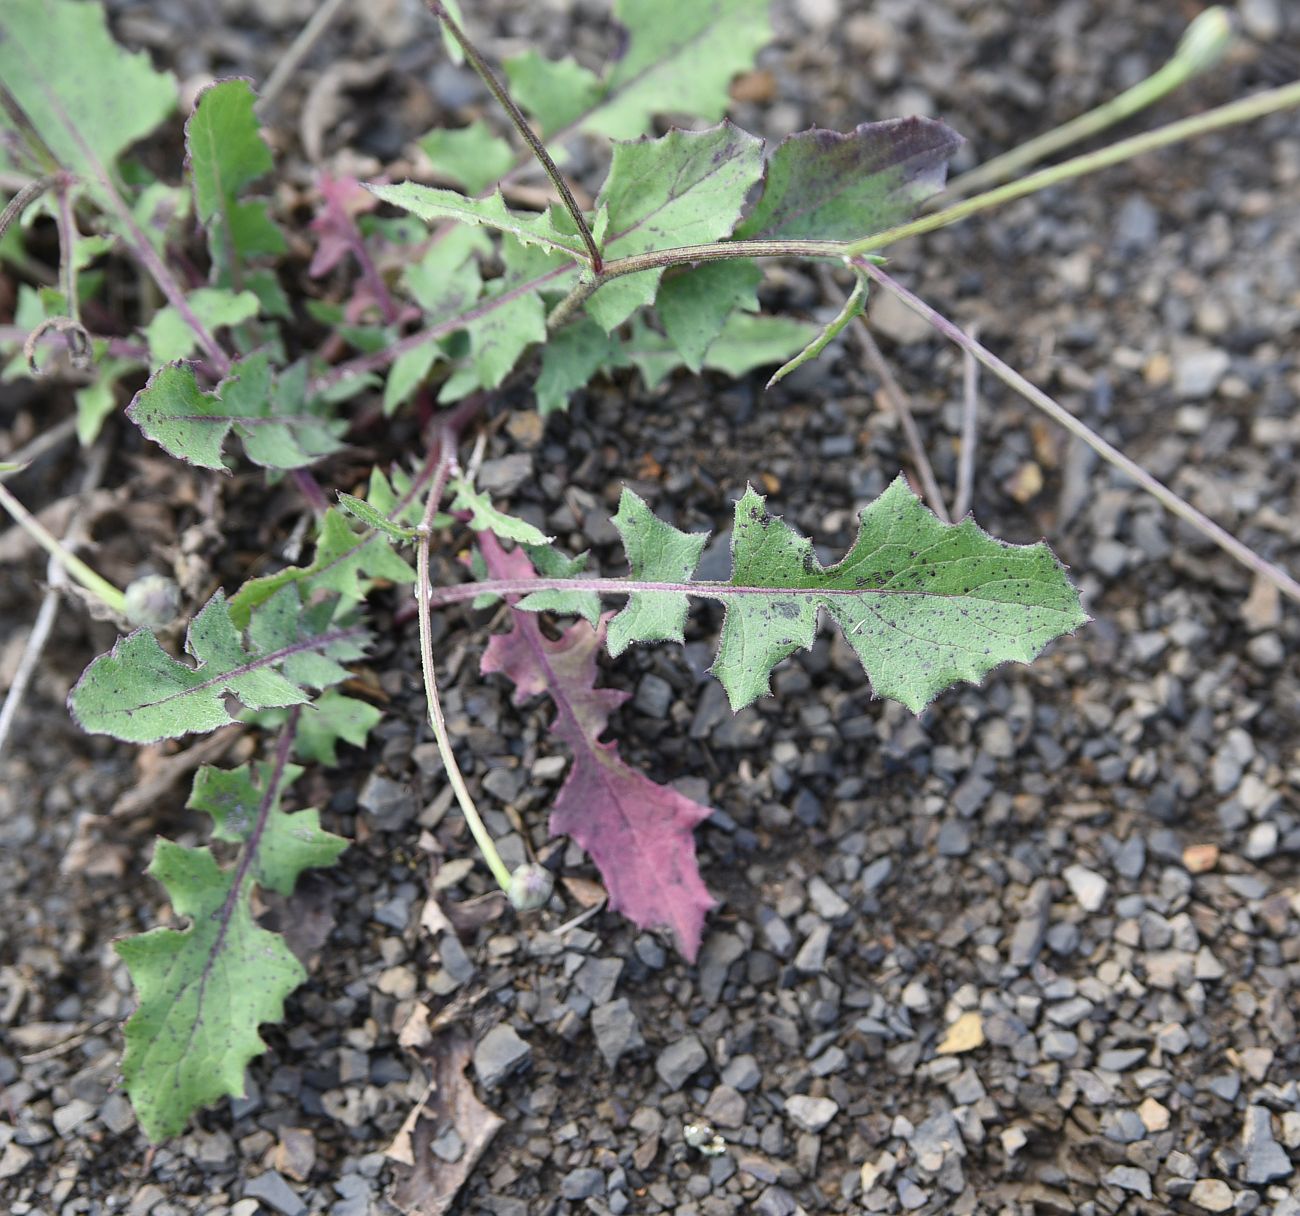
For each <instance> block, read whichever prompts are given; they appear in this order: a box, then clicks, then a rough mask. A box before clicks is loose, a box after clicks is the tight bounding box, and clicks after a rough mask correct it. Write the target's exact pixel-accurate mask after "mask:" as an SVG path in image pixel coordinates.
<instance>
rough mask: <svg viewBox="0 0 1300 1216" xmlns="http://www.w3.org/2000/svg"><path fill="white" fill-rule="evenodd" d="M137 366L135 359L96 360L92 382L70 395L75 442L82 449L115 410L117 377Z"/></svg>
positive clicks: (95, 435) (96, 435)
mask: <svg viewBox="0 0 1300 1216" xmlns="http://www.w3.org/2000/svg"><path fill="white" fill-rule="evenodd" d="M96 353H97V355H98V352H96ZM140 366H141V364H140V363H139V362H137V361H136V360H135V359H103V360H100V359H99V358H98V357H97V358H96V361H95V379H94V380H93V381H92V382H91V383H90V384H88V385H86V387H85V388H79V389H78V390H77V391H76V393H75V394H74V396H75V398H76V402H77V439H78V441H79V442H80V444H81V446H82V447H83V448H88V447H89V446H90V445H91V444H92V443H94V442H95V440H96V439H97V438H98V437H99V432H100V430H101V428H102V427H103V425H104V422H105V420H106V419H107V418H108V417H109V415H110V414H112V413H113V412H114V411H115V410H116V409H117V391H116V385H117V381H118V379H119V377H121V376H124V375H125V374H126V373H127V372H130V371H135V370H136V369H137V368H139V367H140Z"/></svg>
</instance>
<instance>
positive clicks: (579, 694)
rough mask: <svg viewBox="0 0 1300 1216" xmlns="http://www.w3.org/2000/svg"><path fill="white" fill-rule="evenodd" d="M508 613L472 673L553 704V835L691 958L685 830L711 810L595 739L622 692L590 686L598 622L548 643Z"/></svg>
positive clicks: (613, 900)
mask: <svg viewBox="0 0 1300 1216" xmlns="http://www.w3.org/2000/svg"><path fill="white" fill-rule="evenodd" d="M478 539H479V548H480V550H481V552H482V554H483V559H484V561H485V562H486V564H487V570H488V574H489V575H490V576H491V577H492V578H512V579H520V578H531V577H534V571H533V568H532V564H531V563H530V562H529V560H528V558H527V556H526V555H525V554H524V553H523V552H522V550H515V551H514V552H511V553H507V552H506V551H505V550H504V549H502V548H501V545H500V544H499V543H498V541H497V539H496V537H494V536H492V535H491V534H490V533H479V538H478ZM513 618H514V619H513V621H512V624H511V629H510V631H509V632H508V633H499V634H496V635H495V636H494V637H493V638H492V640H491V641H490V642H489V643H488V646H487V649H486V650H485V651H484V653H483V660H482V663H481V670H482V672H483V673H484V674H485V675H486V674H488V673H490V672H499V673H501V674H502V675H505V676H506V677H507V678H508V679H510V680H511V681H512V682H513V683H514V685H515V696H514V700H515V703H516V704H522V703H523V702H524V701H527V700H528V699H529V698H530V697H533V696H536V695H537V694H538V693H542V692H545V693H546V694H547V695H548V696H549V697H550V698H551V700H552V701H553V702H554V703H555V708H556V715H555V720H554V721H553V722H552V723H551V730H552V731H553V732H554V733H555V734H556V735H557V736H558V737H559V738H560V739H561V740H562V741H563V742H564V743H566V744H568V746H569V749H570V750H571V751H572V753H573V764H572V766H571V767H570V769H569V775H568V776H567V777H566V778H565V781H564V785H563V786H562V787H561V789H560V792H559V794H558V795H557V796H556V799H555V804H554V806H553V807H552V810H551V822H550V829H551V833H552V835H556V836H560V835H567V836H570V837H572V838H573V839H574V840H575V841H577V842H578V844H580V845H581V846H582V847H583V848H584V849H586V850H587V852H588V854H590V856H591V859H592V861H594V862H595V863H596V868H597V869H598V870H599V871H600V874H601V877H602V878H603V879H604V882H605V888H606V889H607V890H608V892H609V906H610V907H611V908H612V909H613V910H614V911H616V912H622V913H623V915H624V916H626V917H627V918H628V919H629V920H631V921H633V922H634V923H635V924H637V925H638V926H640V927H641V928H643V929H646V928H651V927H655V926H661V925H663V926H667V927H668V928H670V929H671V930H672V932H673V934H674V936H675V937H676V939H677V945H678V948H679V949H680V950H681V952H682V954H683V956H684V957H686V958H687V959H689V960H691V961H694V959H695V956H696V954H697V953H698V952H699V948H700V934H701V932H702V931H703V927H704V916H705V914H706V913H707V912H708V910H709V909H710V908H711V907H713V905H714V900H713V897H712V896H711V895H710V894H709V893H708V891H707V890H706V888H705V886H704V882H703V880H702V879H701V878H700V872H699V866H698V863H697V862H696V859H695V837H694V831H695V827H696V825H697V824H699V823H702V822H703V821H704V820H705V819H707V818H708V817H709V815H710V814H711V811H710V810H709V808H708V807H706V806H701V805H700V804H699V803H698V802H693V801H692V800H691V799H689V798H687V797H686V796H685V795H684V794H680V793H678V792H677V791H676V790H674V789H672V788H670V787H669V786H665V785H658V784H656V783H655V782H653V781H651V780H650V779H649V778H648V777H646V776H645V775H644V774H643V773H641V772H638V771H637V770H636V769H634V768H631V767H629V765H628V764H626V763H625V762H624V761H623V760H622V759H621V758H620V757H619V754H618V744H617V743H602V742H601V741H600V736H601V735H602V734H603V733H604V732H605V730H606V728H607V727H608V725H609V716H610V714H612V713H613V712H614V710H616V709H617V708H618V707H619V706H620V705H621V704H622V703H623V702H624V701H626V700H627V699H628V694H627V693H625V692H619V691H617V690H615V689H612V688H597V687H596V686H595V685H596V656H597V654H598V653H599V652H600V650H601V647H602V645H603V643H604V639H605V622H604V621H603V620H602V622H601V624H600V628H599V629H596V630H593V629H592V628H591V626H590V625H588V624H587V623H586V622H585V621H579V622H578V623H577V624H575V625H572V626H570V627H569V628H568V629H566V630H564V631H563V632H562V633H561V634H560V636H559V637H558V638H557V639H555V640H554V641H552V640H551V639H550V638H548V637H547V636H546V635H545V634H544V633H543V632H542V630H541V627H540V625H539V624H538V622H537V618H536V617H535V616H533V615H532V614H530V613H523V612H516V613H514V614H513Z"/></svg>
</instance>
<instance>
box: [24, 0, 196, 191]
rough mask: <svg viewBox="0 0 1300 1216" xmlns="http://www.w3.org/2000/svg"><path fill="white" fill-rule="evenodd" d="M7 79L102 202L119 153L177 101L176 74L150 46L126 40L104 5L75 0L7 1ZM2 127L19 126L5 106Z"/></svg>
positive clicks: (43, 133) (60, 156) (65, 162)
mask: <svg viewBox="0 0 1300 1216" xmlns="http://www.w3.org/2000/svg"><path fill="white" fill-rule="evenodd" d="M0 80H3V81H4V82H5V86H6V88H7V89H8V90H9V91H10V93H11V94H12V95H13V97H14V99H15V100H16V101H17V103H18V105H19V106H20V107H21V109H22V111H23V113H24V114H25V115H26V116H27V118H28V119H29V120H30V121H31V123H32V125H33V127H34V128H35V129H36V131H37V133H38V134H39V136H40V138H41V140H42V141H43V142H44V143H45V145H46V146H47V147H48V148H49V150H50V151H51V152H52V153H53V154H54V157H55V159H56V160H57V161H58V163H59V165H60V166H61V167H62V168H64V169H65V170H67V171H68V172H71V173H74V174H75V175H76V176H77V177H78V178H80V179H81V181H82V182H83V183H84V185H85V186H86V188H87V189H88V190H90V191H91V193H92V194H93V195H95V197H96V199H97V201H99V202H100V203H101V204H105V203H107V200H108V195H109V191H110V188H111V185H112V182H113V175H114V170H115V165H116V162H117V159H118V157H119V156H120V155H121V154H122V153H123V152H124V151H126V149H127V148H129V147H130V146H131V145H132V144H134V143H135V142H136V141H137V140H139V139H142V138H143V137H144V136H146V135H148V134H149V133H150V132H151V131H152V130H153V129H154V128H155V127H157V126H158V124H159V123H160V122H162V121H163V119H165V118H166V117H167V116H168V115H169V114H170V113H171V111H172V109H173V108H174V107H175V105H176V82H175V80H174V79H173V78H172V77H171V76H170V75H167V74H165V73H163V72H156V71H154V69H153V67H152V66H151V64H150V62H149V56H148V55H147V54H145V52H143V51H137V52H135V53H128V52H126V51H124V50H123V49H122V48H121V47H120V46H118V45H117V43H116V42H114V41H113V38H112V36H111V35H110V34H109V32H108V27H107V24H106V23H105V20H104V10H103V9H102V8H101V7H100V5H98V4H86V3H77V2H74V0H5V2H4V4H3V5H0ZM0 131H7V132H11V133H14V127H13V121H12V119H11V118H9V117H8V115H7V114H5V113H4V112H3V111H2V110H0ZM15 134H16V133H15ZM17 146H21V138H19V139H18V145H17ZM33 167H34V168H39V169H40V171H46V169H48V168H49V166H39V165H37V166H33Z"/></svg>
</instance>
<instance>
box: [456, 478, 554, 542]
mask: <svg viewBox="0 0 1300 1216" xmlns="http://www.w3.org/2000/svg"><path fill="white" fill-rule="evenodd" d="M448 488H449V489H450V490H451V491H452V499H451V509H452V510H453V511H468V512H469V513H470V521H469V526H470V527H471V528H473V529H474V531H475V532H491V533H493V534H494V535H496V536H499V537H501V539H502V540H513V541H515V542H517V543H518V544H521V545H546V544H549V543H550V540H551V538H550V537H549V536H547V535H546V534H545V533H544V532H543V531H542V530H541V529H540V528H535V527H534V526H533V525H532V524H530V523H528V522H527V521H526V520H523V519H518V518H516V517H515V516H513V515H507V514H506V513H505V512H504V511H499V510H498V509H497V508H496V507H494V506H493V505H492V500H491V499H490V498H489V497H488V496H487V495H486V494H485V493H483V491H482V490H476V489H475V488H474V486H473V484H472V483H471V482H468V481H466V480H465V479H464V478H463V477H457V478H455V479H454V480H453V481H452V482H451V484H450V486H449V487H448Z"/></svg>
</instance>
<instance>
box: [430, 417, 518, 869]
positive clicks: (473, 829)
mask: <svg viewBox="0 0 1300 1216" xmlns="http://www.w3.org/2000/svg"><path fill="white" fill-rule="evenodd" d="M438 448H439V452H438V465H437V469H436V470H435V472H434V475H433V484H432V485H431V486H430V487H429V497H428V499H427V500H426V501H425V505H424V518H423V519H422V520H421V521H420V526H419V529H418V532H419V539H418V540H417V542H416V547H415V560H416V578H415V596H416V601H417V603H418V604H419V621H420V667H421V670H422V671H423V673H424V695H425V700H426V701H427V703H428V707H429V725H430V726H431V727H432V728H433V737H434V739H435V740H437V743H438V755H440V756H441V757H442V767H443V768H444V769H445V770H446V773H447V780H448V781H449V782H450V783H451V788H452V791H453V792H454V793H455V795H456V801H457V802H458V803H459V804H460V809H461V813H462V814H463V815H464V816H465V822H466V823H468V824H469V830H470V834H471V835H472V836H473V837H474V843H475V844H477V845H478V847H479V851H480V852H481V853H482V854H483V860H484V861H486V862H487V864H488V869H489V870H491V871H492V877H493V878H495V879H496V881H497V885H498V886H499V887H500V888H501V889H502V890H503V891H509V890H510V870H509V869H508V868H507V866H506V863H505V862H504V861H502V860H501V854H500V853H498V852H497V847H496V845H495V844H494V843H493V840H492V837H491V835H490V834H489V832H488V830H487V826H486V825H485V824H484V822H483V818H482V816H481V815H480V814H479V813H478V807H477V806H476V805H475V803H474V797H473V795H472V794H471V793H470V792H469V787H468V786H467V785H466V784H465V778H464V776H463V775H462V774H461V771H460V765H458V764H457V763H456V753H455V751H454V749H453V748H452V746H451V736H450V735H449V734H448V732H447V719H446V716H445V715H444V714H443V712H442V699H441V697H439V695H438V676H437V672H436V670H435V669H434V665H433V617H432V607H431V604H432V599H433V588H432V585H431V583H430V582H429V538H430V536H431V534H432V532H433V518H434V516H435V515H436V514H437V513H438V506H439V504H440V503H441V502H442V495H443V491H444V490H445V489H446V486H447V479H448V477H450V476H451V473H452V469H453V468H454V466H455V463H456V438H455V435H454V433H453V432H452V431H451V430H450V429H447V428H444V429H443V430H442V432H441V433H440V434H439V436H438Z"/></svg>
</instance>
